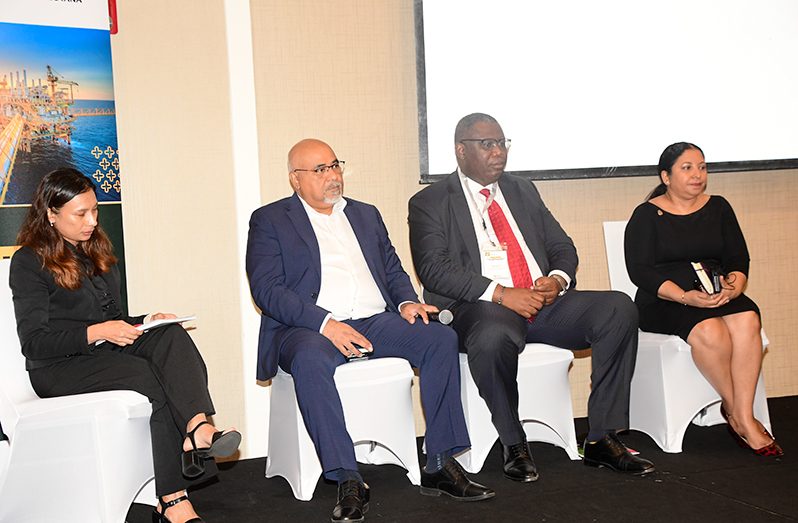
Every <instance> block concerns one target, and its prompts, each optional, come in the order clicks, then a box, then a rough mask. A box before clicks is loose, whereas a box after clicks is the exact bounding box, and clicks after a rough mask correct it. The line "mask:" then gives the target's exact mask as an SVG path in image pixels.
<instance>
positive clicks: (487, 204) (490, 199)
mask: <svg viewBox="0 0 798 523" xmlns="http://www.w3.org/2000/svg"><path fill="white" fill-rule="evenodd" d="M498 187H499V184H498V183H494V184H493V187H491V189H490V194H489V195H488V197H487V198H486V199H485V205H484V206H483V207H482V209H480V208H479V204H477V200H476V198H475V197H474V193H473V192H472V191H471V185H470V184H469V183H467V182H466V186H465V189H466V192H467V193H468V199H469V200H470V201H471V203H472V204H474V210H475V211H477V213H478V214H479V219H480V220H481V221H482V230H483V231H484V232H485V236H486V237H487V238H488V241H489V242H490V244H491V245H493V246H494V247H495V246H496V243H495V242H494V241H493V238H491V237H490V234H489V233H488V226H487V224H486V223H485V211H487V210H488V208H489V207H490V206H491V204H492V203H493V200H494V199H496V191H497V190H498ZM480 196H481V195H480Z"/></svg>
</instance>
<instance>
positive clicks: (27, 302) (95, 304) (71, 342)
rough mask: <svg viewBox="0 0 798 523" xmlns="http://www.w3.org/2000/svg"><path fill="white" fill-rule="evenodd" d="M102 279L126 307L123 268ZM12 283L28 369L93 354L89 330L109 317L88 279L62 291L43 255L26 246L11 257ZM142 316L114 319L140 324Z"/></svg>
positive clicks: (93, 346)
mask: <svg viewBox="0 0 798 523" xmlns="http://www.w3.org/2000/svg"><path fill="white" fill-rule="evenodd" d="M101 277H102V278H103V279H104V280H105V282H106V284H107V286H108V290H109V292H110V293H111V296H112V297H113V298H114V300H115V301H116V303H117V304H118V305H119V307H120V309H121V308H122V299H121V296H120V292H119V287H120V282H121V280H120V276H119V270H118V269H117V268H116V266H114V267H112V268H111V270H110V271H108V272H107V273H105V274H102V275H101ZM8 280H9V285H10V286H11V293H12V294H13V296H14V314H15V315H16V318H17V333H18V334H19V341H20V344H21V345H22V354H24V355H25V358H26V359H27V362H26V367H27V368H28V369H34V368H39V367H43V366H46V365H49V364H51V363H54V362H58V361H61V360H63V359H64V358H67V357H71V356H75V355H78V354H92V353H93V351H94V348H95V345H94V344H91V345H89V344H88V343H87V341H86V328H87V327H88V326H89V325H93V324H95V323H102V322H103V321H106V320H107V319H108V318H106V317H105V315H104V314H103V310H102V305H101V303H100V298H99V297H98V296H97V294H96V292H95V291H94V288H93V286H92V285H91V284H90V283H88V282H87V281H86V279H85V278H84V284H83V285H82V286H81V287H80V288H79V289H77V290H74V291H71V290H69V289H65V288H63V287H59V286H58V285H56V283H55V279H54V278H53V275H52V273H51V272H50V271H48V270H47V269H44V268H43V267H42V261H41V259H40V258H39V256H38V255H37V254H36V253H34V252H33V251H32V250H31V249H29V248H27V247H22V248H21V249H20V250H18V251H17V252H16V253H14V257H13V258H12V259H11V269H10V274H9V277H8ZM143 318H144V316H143V315H142V316H136V317H130V316H126V315H122V316H120V317H118V318H114V319H119V320H124V321H126V322H128V323H130V324H131V325H135V324H137V323H141V320H142V319H143Z"/></svg>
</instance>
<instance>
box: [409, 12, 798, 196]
mask: <svg viewBox="0 0 798 523" xmlns="http://www.w3.org/2000/svg"><path fill="white" fill-rule="evenodd" d="M415 14H416V43H417V57H418V58H417V71H418V73H417V74H418V101H419V138H420V140H419V144H420V153H421V181H422V182H429V181H434V180H435V179H438V178H439V177H440V176H441V175H444V174H447V173H449V172H452V171H453V170H454V168H455V167H456V164H455V161H454V154H453V133H454V127H455V125H456V123H457V121H458V120H459V119H460V118H461V117H462V116H464V115H466V114H469V113H472V112H485V113H489V114H491V115H493V116H494V117H496V118H497V120H498V121H499V122H500V123H501V124H502V127H503V130H504V133H505V136H506V137H508V138H511V139H512V148H511V150H510V155H509V161H508V165H507V170H508V171H515V172H520V173H523V174H524V175H526V176H529V177H530V178H533V179H551V178H586V177H603V176H634V175H650V174H654V172H655V168H654V167H653V165H655V164H656V163H657V160H658V158H659V154H660V153H661V151H662V149H664V148H665V146H667V145H668V144H670V143H673V142H677V141H689V142H693V143H696V144H698V145H699V146H700V147H702V148H703V149H704V152H705V154H706V158H707V161H708V162H710V169H712V170H714V171H741V170H766V169H788V168H798V64H797V63H796V61H797V59H796V57H798V29H797V28H798V1H796V0H767V1H758V2H757V1H754V0H723V1H721V0H662V1H659V2H641V1H639V0H603V1H601V2H596V1H591V0H573V1H566V2H540V1H523V0H491V1H489V2H486V1H484V0H457V1H447V0H423V1H422V0H415Z"/></svg>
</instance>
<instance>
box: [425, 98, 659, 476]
mask: <svg viewBox="0 0 798 523" xmlns="http://www.w3.org/2000/svg"><path fill="white" fill-rule="evenodd" d="M509 146H510V140H509V139H507V138H505V136H504V132H503V131H502V128H501V126H500V125H499V123H498V122H497V121H496V120H495V119H494V118H493V117H491V116H489V115H487V114H482V113H475V114H471V115H468V116H466V117H464V118H463V119H462V120H460V122H459V123H458V124H457V127H456V129H455V136H454V150H455V155H456V157H457V165H458V169H457V171H456V172H454V173H452V174H450V175H449V176H448V177H446V178H445V179H443V180H441V181H439V182H437V183H434V184H432V185H431V186H429V187H427V188H425V189H424V190H422V191H420V192H419V193H417V194H416V195H415V196H413V198H411V200H410V206H409V207H410V214H409V224H410V247H411V250H412V253H413V261H414V264H415V267H416V272H417V273H418V276H419V278H420V279H421V283H422V284H423V285H424V296H425V301H426V302H427V303H431V304H434V305H436V306H438V307H439V308H442V309H443V308H447V309H449V310H451V311H452V312H453V314H454V321H453V323H452V326H453V327H454V329H455V330H456V331H457V333H458V336H459V338H460V350H461V352H466V353H468V361H469V367H470V369H471V374H472V376H473V378H474V382H475V383H476V385H477V387H478V388H479V392H480V395H481V396H482V397H483V398H484V399H485V402H486V403H487V405H488V408H489V409H490V412H491V416H492V419H493V424H494V425H495V426H496V430H497V432H498V433H499V439H500V441H501V443H502V448H503V467H504V475H505V477H506V478H508V479H511V480H515V481H522V482H531V481H535V480H536V479H537V478H538V472H537V468H536V466H535V463H534V461H533V459H532V456H531V453H530V451H529V446H528V444H527V442H526V436H525V433H524V430H523V427H522V425H521V422H520V420H519V419H518V385H517V382H516V377H517V373H518V354H519V353H520V352H522V351H523V350H524V345H525V344H526V343H531V342H537V343H547V344H551V345H555V346H558V347H563V348H568V349H583V348H587V347H592V355H593V371H592V376H591V379H592V392H591V394H590V399H589V401H588V420H589V423H590V432H589V434H588V437H587V439H586V441H585V446H584V449H585V459H584V462H585V464H586V465H592V466H606V467H609V468H611V469H613V470H616V471H620V472H628V473H633V474H645V473H647V472H651V471H653V470H654V466H653V465H652V463H651V462H650V461H647V460H644V459H642V458H639V457H637V456H633V455H632V454H631V453H630V452H629V451H628V450H627V449H626V447H625V446H624V445H623V444H622V443H621V442H620V441H619V440H618V437H617V435H616V432H617V431H618V430H621V429H625V428H627V427H628V422H629V390H630V382H631V379H632V372H633V370H634V363H635V355H636V351H637V311H636V309H635V306H634V304H633V303H632V301H631V300H630V299H629V298H628V297H627V296H626V295H625V294H623V293H619V292H614V291H577V290H575V289H574V287H575V285H576V279H575V278H576V269H577V264H578V258H577V254H576V248H575V247H574V244H573V242H572V241H571V238H569V237H568V235H567V234H566V233H565V231H563V229H562V227H560V224H559V223H558V222H557V220H556V219H555V218H554V217H553V216H552V214H551V213H550V212H549V210H548V209H547V208H546V206H545V204H544V203H543V201H542V200H541V198H540V194H539V193H538V191H537V189H536V188H535V186H534V184H532V183H531V182H530V181H529V180H525V179H523V178H521V177H518V176H515V175H511V174H508V173H505V172H504V167H505V164H506V163H507V152H508V149H509ZM541 401H545V399H543V398H541Z"/></svg>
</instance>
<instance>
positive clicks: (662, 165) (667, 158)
mask: <svg viewBox="0 0 798 523" xmlns="http://www.w3.org/2000/svg"><path fill="white" fill-rule="evenodd" d="M689 149H695V150H696V151H698V152H700V153H701V156H704V151H702V150H701V148H700V147H699V146H697V145H695V144H692V143H689V142H676V143H672V144H670V145H669V146H667V147H666V148H665V150H664V151H662V154H661V155H659V163H658V164H657V176H660V175H661V174H662V171H665V172H667V173H668V174H670V173H671V169H673V165H674V164H675V163H676V160H678V159H679V157H680V156H681V155H682V154H683V153H684V152H685V151H687V150H689ZM667 190H668V186H667V185H665V183H664V182H662V181H661V180H660V182H659V185H657V186H656V187H654V190H653V191H651V192H650V193H649V194H648V196H647V197H646V200H650V199H652V198H656V197H657V196H662V195H663V194H665V192H666V191H667Z"/></svg>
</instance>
